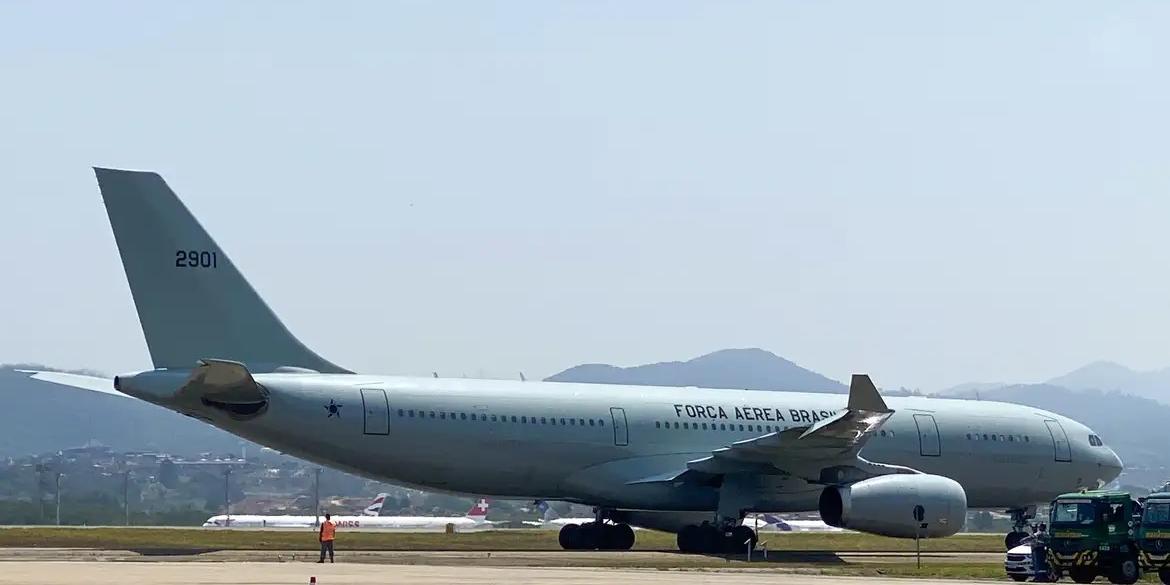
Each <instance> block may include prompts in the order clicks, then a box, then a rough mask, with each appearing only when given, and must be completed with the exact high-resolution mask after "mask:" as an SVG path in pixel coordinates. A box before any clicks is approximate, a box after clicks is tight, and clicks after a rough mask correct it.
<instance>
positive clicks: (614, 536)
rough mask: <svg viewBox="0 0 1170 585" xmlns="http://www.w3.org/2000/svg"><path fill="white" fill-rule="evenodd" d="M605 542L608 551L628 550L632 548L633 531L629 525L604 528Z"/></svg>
mask: <svg viewBox="0 0 1170 585" xmlns="http://www.w3.org/2000/svg"><path fill="white" fill-rule="evenodd" d="M605 541H606V548H608V549H610V550H630V549H631V548H634V529H633V528H630V525H629V524H613V525H610V526H606V530H605Z"/></svg>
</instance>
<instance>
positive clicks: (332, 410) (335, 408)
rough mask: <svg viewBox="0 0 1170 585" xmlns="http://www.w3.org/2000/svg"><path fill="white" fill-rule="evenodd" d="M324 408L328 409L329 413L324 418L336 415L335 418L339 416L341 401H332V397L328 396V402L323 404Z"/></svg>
mask: <svg viewBox="0 0 1170 585" xmlns="http://www.w3.org/2000/svg"><path fill="white" fill-rule="evenodd" d="M325 410H328V411H329V414H328V415H327V416H326V417H325V418H333V417H334V416H336V417H337V418H341V403H340V402H334V400H333V399H332V398H330V399H329V404H326V405H325Z"/></svg>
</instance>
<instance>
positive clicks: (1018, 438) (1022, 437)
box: [967, 433, 1032, 443]
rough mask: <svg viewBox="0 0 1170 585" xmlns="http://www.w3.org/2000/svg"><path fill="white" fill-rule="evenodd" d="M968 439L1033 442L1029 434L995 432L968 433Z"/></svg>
mask: <svg viewBox="0 0 1170 585" xmlns="http://www.w3.org/2000/svg"><path fill="white" fill-rule="evenodd" d="M967 440H968V441H1001V442H1004V443H1016V442H1020V443H1031V442H1032V439H1031V437H1029V436H1028V435H997V434H995V433H967Z"/></svg>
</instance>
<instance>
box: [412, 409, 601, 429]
mask: <svg viewBox="0 0 1170 585" xmlns="http://www.w3.org/2000/svg"><path fill="white" fill-rule="evenodd" d="M398 416H399V417H404V418H433V419H438V420H469V421H480V422H489V421H490V422H499V423H506V422H514V423H518V424H525V425H528V424H532V425H537V424H540V425H557V424H559V425H561V426H565V427H584V426H591V427H604V426H605V420H603V419H600V418H567V417H560V418H558V417H555V416H542V417H539V418H537V417H535V416H527V415H522V416H515V415H507V414H498V415H497V414H492V415H488V414H483V413H475V412H473V413H470V414H469V413H466V412H441V411H434V410H420V411H418V412H417V413H416V412H415V411H414V410H407V409H402V408H399V409H398Z"/></svg>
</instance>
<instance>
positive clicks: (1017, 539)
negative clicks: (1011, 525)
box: [1003, 530, 1028, 550]
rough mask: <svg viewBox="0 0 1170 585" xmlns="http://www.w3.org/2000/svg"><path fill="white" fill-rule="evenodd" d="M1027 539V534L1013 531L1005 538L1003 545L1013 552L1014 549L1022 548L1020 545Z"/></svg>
mask: <svg viewBox="0 0 1170 585" xmlns="http://www.w3.org/2000/svg"><path fill="white" fill-rule="evenodd" d="M1027 537H1028V533H1027V532H1020V531H1019V530H1013V531H1011V532H1009V533H1007V536H1005V537H1003V545H1004V546H1006V547H1007V550H1012V549H1013V548H1016V547H1017V546H1020V543H1021V542H1023V540H1024V539H1025V538H1027Z"/></svg>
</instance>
